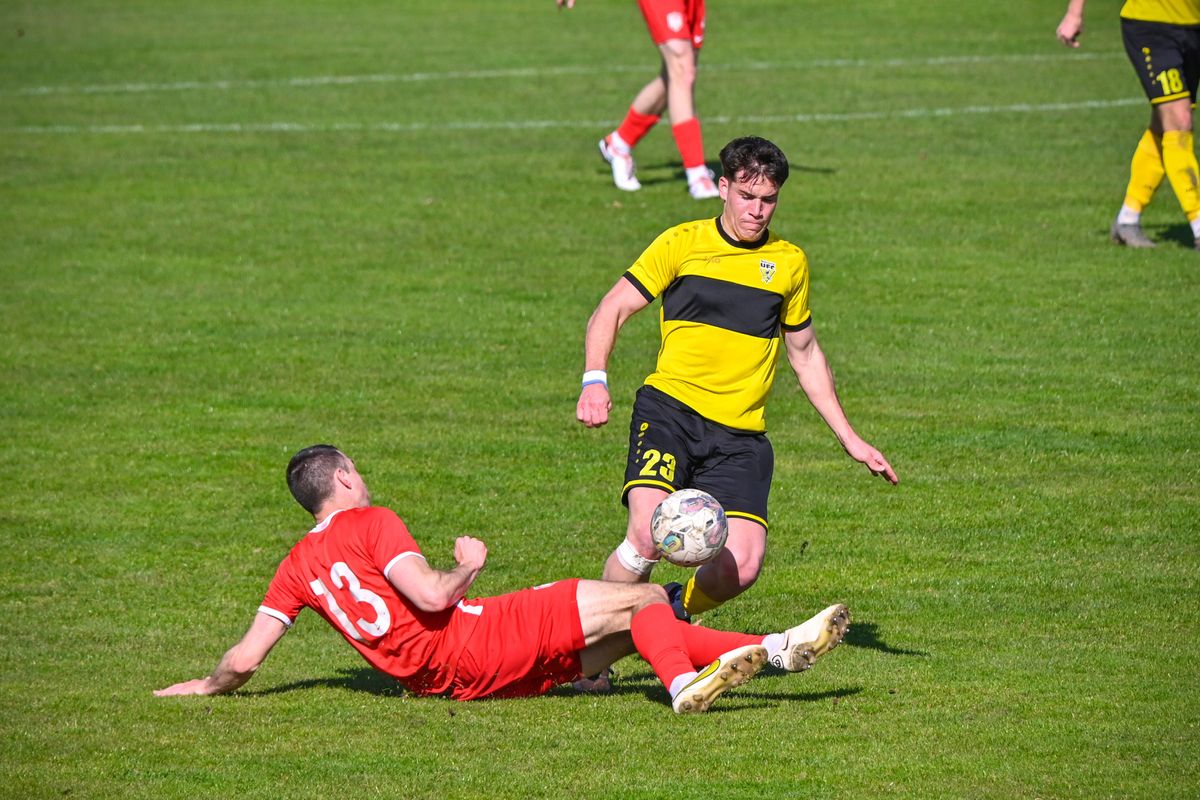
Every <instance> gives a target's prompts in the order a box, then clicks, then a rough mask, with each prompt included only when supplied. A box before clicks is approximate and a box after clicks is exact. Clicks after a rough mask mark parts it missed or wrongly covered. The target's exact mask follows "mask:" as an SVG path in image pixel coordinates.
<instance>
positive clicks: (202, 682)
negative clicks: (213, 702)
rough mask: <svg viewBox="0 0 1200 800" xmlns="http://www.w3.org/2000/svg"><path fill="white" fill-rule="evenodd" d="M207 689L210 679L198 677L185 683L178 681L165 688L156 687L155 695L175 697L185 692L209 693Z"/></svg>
mask: <svg viewBox="0 0 1200 800" xmlns="http://www.w3.org/2000/svg"><path fill="white" fill-rule="evenodd" d="M207 690H208V679H207V678H197V679H196V680H194V681H184V682H183V683H176V684H174V685H172V686H168V687H167V688H165V689H155V690H154V696H155V697H174V696H176V695H185V694H207V693H208V691H207Z"/></svg>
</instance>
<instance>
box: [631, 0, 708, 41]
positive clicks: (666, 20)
mask: <svg viewBox="0 0 1200 800" xmlns="http://www.w3.org/2000/svg"><path fill="white" fill-rule="evenodd" d="M638 8H640V9H641V10H642V16H643V17H645V18H646V27H647V28H649V29H650V38H651V39H653V40H654V43H655V44H662V43H663V42H666V41H670V40H671V39H691V40H692V47H694V48H695V49H697V50H699V49H700V47H701V45H703V44H704V0H638Z"/></svg>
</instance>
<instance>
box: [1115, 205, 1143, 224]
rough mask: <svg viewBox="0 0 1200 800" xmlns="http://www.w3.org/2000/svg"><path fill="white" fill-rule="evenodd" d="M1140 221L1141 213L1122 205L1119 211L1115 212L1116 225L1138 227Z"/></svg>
mask: <svg viewBox="0 0 1200 800" xmlns="http://www.w3.org/2000/svg"><path fill="white" fill-rule="evenodd" d="M1141 221H1142V212H1140V211H1134V210H1133V209H1132V208H1130V207H1129V206H1127V205H1124V204H1122V205H1121V210H1120V211H1118V212H1117V224H1118V225H1138V224H1140V223H1141Z"/></svg>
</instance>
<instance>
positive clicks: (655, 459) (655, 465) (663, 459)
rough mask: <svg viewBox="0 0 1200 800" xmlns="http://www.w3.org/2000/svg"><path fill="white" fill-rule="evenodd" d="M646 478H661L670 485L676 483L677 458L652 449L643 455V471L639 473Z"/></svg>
mask: <svg viewBox="0 0 1200 800" xmlns="http://www.w3.org/2000/svg"><path fill="white" fill-rule="evenodd" d="M638 475H641V476H642V477H645V478H653V477H660V478H662V479H663V480H664V481H667V482H668V483H674V482H675V456H674V455H672V454H671V453H662V452H659V451H658V450H654V449H650V450H646V451H644V452H643V453H642V469H641V471H639V472H638Z"/></svg>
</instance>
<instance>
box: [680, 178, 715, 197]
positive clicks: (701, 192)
mask: <svg viewBox="0 0 1200 800" xmlns="http://www.w3.org/2000/svg"><path fill="white" fill-rule="evenodd" d="M688 194H690V195H691V196H692V197H694V198H695V199H697V200H711V199H712V198H714V197H720V196H721V193H720V192H719V191H718V190H717V184H716V183H715V182H714V181H713V179H712V178H711V177H708V176H703V177H700V178H696V180H694V181H689V182H688Z"/></svg>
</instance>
